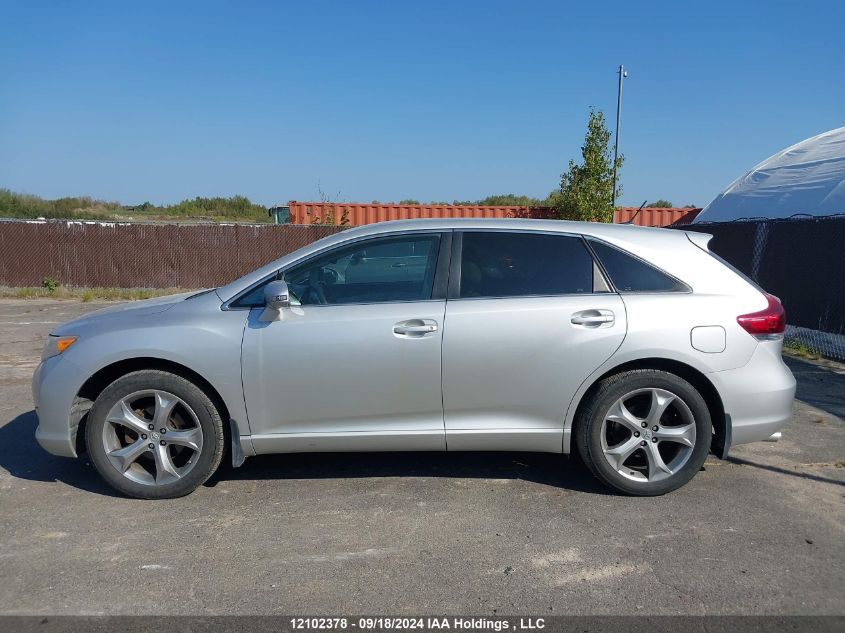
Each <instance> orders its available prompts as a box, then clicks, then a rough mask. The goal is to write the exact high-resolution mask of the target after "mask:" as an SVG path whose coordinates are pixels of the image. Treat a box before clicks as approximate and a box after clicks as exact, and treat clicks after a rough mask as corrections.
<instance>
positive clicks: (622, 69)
mask: <svg viewBox="0 0 845 633" xmlns="http://www.w3.org/2000/svg"><path fill="white" fill-rule="evenodd" d="M616 72H617V74H618V75H619V87H618V89H617V93H616V138H615V139H614V142H613V193H612V194H611V196H612V201H613V202H612V204H611V207H613V208H616V159H617V158H618V157H619V118H620V117H621V116H622V80H623V79H625V77H627V76H628V71H626V70H625V67H624V66H623V65H622V64H619V70H618V71H616Z"/></svg>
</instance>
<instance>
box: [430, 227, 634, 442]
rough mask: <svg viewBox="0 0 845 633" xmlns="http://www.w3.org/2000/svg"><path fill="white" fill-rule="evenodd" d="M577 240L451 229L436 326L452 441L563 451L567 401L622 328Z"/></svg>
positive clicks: (615, 304)
mask: <svg viewBox="0 0 845 633" xmlns="http://www.w3.org/2000/svg"><path fill="white" fill-rule="evenodd" d="M625 330H626V319H625V308H624V305H623V303H622V300H621V299H620V297H619V295H617V294H616V293H613V292H611V291H610V289H609V287H608V285H607V283H606V282H605V280H604V278H603V277H602V275H601V273H600V271H599V269H598V267H597V266H596V265H595V263H594V261H593V258H592V255H591V253H590V251H589V249H588V248H587V246H586V244H585V242H584V240H583V239H582V238H581V237H580V236H577V235H566V234H561V233H541V232H535V231H495V230H490V231H456V232H455V234H454V238H453V251H452V271H451V275H450V286H449V300H448V302H447V304H446V316H445V328H444V335H443V407H444V419H445V426H446V443H447V447H448V449H449V450H541V451H550V452H560V451H561V450H562V443H563V421H564V416H565V414H566V410H567V407H568V406H569V403H570V401H571V400H572V397H573V395H574V393H575V391H576V390H577V389H578V387H579V386H580V385H581V383H582V382H583V381H584V380H585V379H586V378H587V376H589V375H590V373H592V372H593V371H594V370H595V369H596V368H597V367H598V366H599V365H601V364H602V363H603V362H604V361H606V360H607V359H608V358H609V357H610V356H611V355H612V354H613V353H614V352H615V351H616V349H618V347H619V346H620V345H621V343H622V340H623V339H624V337H625Z"/></svg>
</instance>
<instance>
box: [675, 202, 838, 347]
mask: <svg viewBox="0 0 845 633" xmlns="http://www.w3.org/2000/svg"><path fill="white" fill-rule="evenodd" d="M678 228H680V229H683V230H686V231H700V232H703V233H710V234H712V235H713V240H712V241H711V242H710V248H711V250H712V251H713V252H715V253H717V254H719V255H720V256H721V257H723V258H724V259H726V260H727V261H728V262H730V263H731V264H733V265H734V266H736V267H737V268H738V269H739V270H741V271H742V272H743V273H745V274H746V275H748V276H749V277H751V278H752V279H753V280H754V281H756V282H757V283H758V284H759V285H760V286H762V287H763V288H765V289H766V290H767V291H768V292H771V293H772V294H774V295H776V296H778V297H779V298H780V300H781V301H782V302H783V305H784V308H785V310H786V320H787V322H788V326H787V329H786V343H787V345H788V346H791V347H793V348H797V349H798V350H800V351H802V352H805V353H808V354H818V355H821V356H825V357H827V358H832V359H835V360H839V361H845V253H843V248H844V247H845V217H843V216H831V217H824V218H801V219H788V220H755V221H739V222H722V223H700V224H691V225H686V226H682V227H678Z"/></svg>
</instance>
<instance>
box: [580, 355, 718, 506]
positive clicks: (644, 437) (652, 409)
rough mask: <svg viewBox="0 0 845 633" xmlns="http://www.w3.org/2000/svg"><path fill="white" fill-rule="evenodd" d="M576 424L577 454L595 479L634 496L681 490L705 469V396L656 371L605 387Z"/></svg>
mask: <svg viewBox="0 0 845 633" xmlns="http://www.w3.org/2000/svg"><path fill="white" fill-rule="evenodd" d="M576 424H577V426H576V429H575V441H576V445H577V448H578V452H579V454H580V455H581V457H582V459H583V460H584V462H585V463H586V464H587V466H588V467H589V468H590V470H591V471H592V472H593V474H594V475H595V476H596V477H598V479H600V480H601V481H603V482H604V483H605V484H607V485H608V486H610V487H611V488H614V489H616V490H618V491H620V492H624V493H627V494H632V495H644V496H645V495H661V494H664V493H666V492H670V491H672V490H675V489H677V488H680V487H681V486H683V485H684V484H685V483H687V482H688V481H689V480H690V479H692V478H693V477H694V476H695V473H696V472H698V471H699V470H700V469H701V466H702V465H703V464H704V460H705V459H707V453H708V452H709V449H710V441H711V439H712V430H711V429H712V422H711V419H710V412H709V410H708V408H707V403H706V402H705V401H704V398H702V396H701V394H700V393H699V392H698V391H697V390H696V389H695V387H693V386H692V385H691V384H690V383H689V382H687V381H686V380H684V379H683V378H680V377H679V376H676V375H674V374H671V373H669V372H666V371H660V370H656V369H637V370H632V371H627V372H623V373H620V374H616V375H614V376H611V377H609V378H607V379H605V380H604V381H602V383H601V384H600V385H599V386H598V389H597V390H596V391H595V393H594V394H593V396H592V398H591V400H590V401H589V403H588V404H587V406H586V407H585V409H584V410H583V411H582V412H581V415H580V416H579V419H578V420H577V422H576Z"/></svg>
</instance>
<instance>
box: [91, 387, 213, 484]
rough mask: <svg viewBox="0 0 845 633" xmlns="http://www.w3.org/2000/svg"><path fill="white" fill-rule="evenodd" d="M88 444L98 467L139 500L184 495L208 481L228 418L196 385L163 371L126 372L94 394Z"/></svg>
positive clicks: (109, 478)
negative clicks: (223, 417) (221, 416)
mask: <svg viewBox="0 0 845 633" xmlns="http://www.w3.org/2000/svg"><path fill="white" fill-rule="evenodd" d="M85 439H86V443H87V447H88V453H89V455H90V457H91V463H93V464H94V467H95V468H96V469H97V472H99V473H100V475H101V476H102V477H103V479H105V480H106V481H107V482H108V483H109V484H110V485H111V486H112V487H114V488H115V489H117V490H118V491H120V492H122V493H124V494H126V495H128V496H131V497H137V498H140V499H168V498H173V497H181V496H183V495H186V494H188V493H190V492H192V491H193V490H195V489H196V488H197V487H198V486H200V485H201V484H202V483H203V482H205V481H206V480H207V479H208V478H209V477H210V476H211V475H212V474H213V473H214V471H215V470H216V469H217V467H218V466H219V464H220V460H221V458H222V455H223V446H224V440H223V422H222V420H221V418H220V414H219V412H218V411H217V408H216V407H215V406H214V403H213V402H212V401H211V400H210V399H209V397H208V396H207V395H206V394H205V392H203V391H202V389H200V388H199V387H198V386H197V385H195V384H194V383H192V382H190V381H189V380H186V379H185V378H183V377H181V376H177V375H175V374H172V373H169V372H165V371H159V370H142V371H135V372H132V373H129V374H126V375H125V376H122V377H120V378H118V379H117V380H115V381H114V382H113V383H111V384H110V385H109V386H108V387H106V388H105V389H104V390H103V392H102V393H101V394H100V395H99V396H98V397H97V400H96V401H95V403H94V406H93V407H92V408H91V411H90V412H89V414H88V422H87V426H86V436H85Z"/></svg>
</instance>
